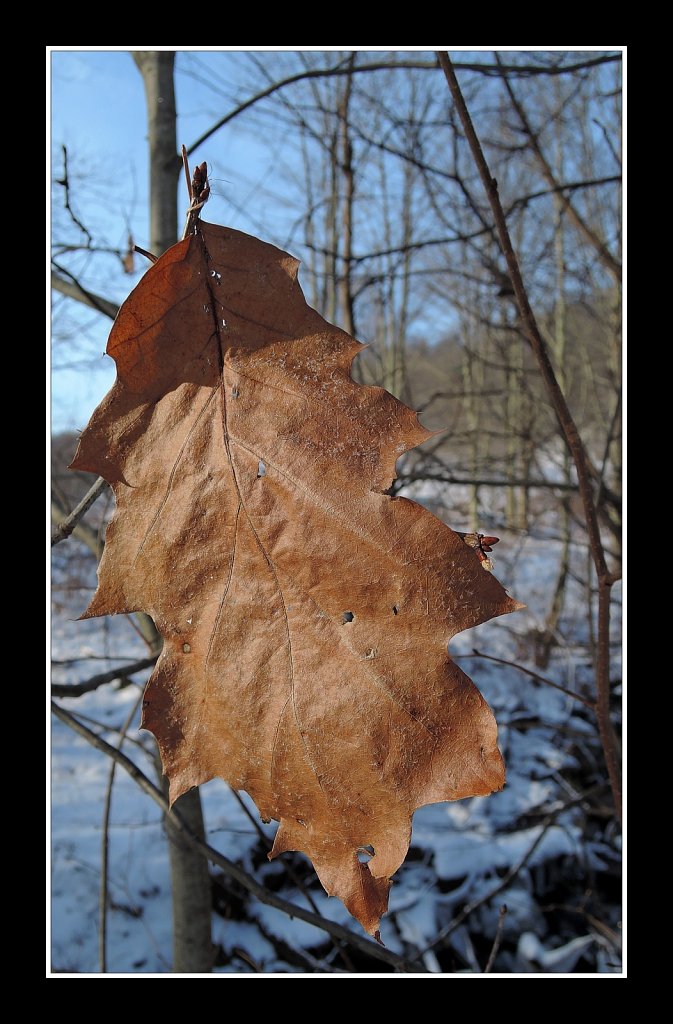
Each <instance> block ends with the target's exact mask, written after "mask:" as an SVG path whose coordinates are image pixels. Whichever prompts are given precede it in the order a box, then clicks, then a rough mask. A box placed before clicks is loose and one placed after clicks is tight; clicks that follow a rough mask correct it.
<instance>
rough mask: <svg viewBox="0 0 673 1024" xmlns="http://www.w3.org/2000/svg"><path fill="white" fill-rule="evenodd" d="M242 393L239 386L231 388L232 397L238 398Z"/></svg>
mask: <svg viewBox="0 0 673 1024" xmlns="http://www.w3.org/2000/svg"><path fill="white" fill-rule="evenodd" d="M240 393H241V392H240V391H239V390H238V388H232V389H231V397H232V398H238V396H239V395H240Z"/></svg>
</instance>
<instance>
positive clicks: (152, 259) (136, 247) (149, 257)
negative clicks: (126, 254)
mask: <svg viewBox="0 0 673 1024" xmlns="http://www.w3.org/2000/svg"><path fill="white" fill-rule="evenodd" d="M133 251H134V252H137V253H140V255H141V256H144V257H145V259H147V260H149V261H150V263H156V262H157V260H158V259H159V257H158V256H155V255H154V253H153V252H148V251H147V249H142V248H141V247H140V246H139V245H134V246H133Z"/></svg>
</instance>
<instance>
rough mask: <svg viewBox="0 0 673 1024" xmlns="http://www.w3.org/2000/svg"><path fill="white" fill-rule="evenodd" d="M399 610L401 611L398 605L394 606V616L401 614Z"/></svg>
mask: <svg viewBox="0 0 673 1024" xmlns="http://www.w3.org/2000/svg"><path fill="white" fill-rule="evenodd" d="M399 610H400V609H399V608H398V607H397V605H396V604H394V605H393V615H397V613H398V612H399Z"/></svg>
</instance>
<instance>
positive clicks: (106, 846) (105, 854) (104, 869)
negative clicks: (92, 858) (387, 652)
mask: <svg viewBox="0 0 673 1024" xmlns="http://www.w3.org/2000/svg"><path fill="white" fill-rule="evenodd" d="M142 699H143V695H142V693H140V694H138V699H137V700H136V701H135V703H134V704H133V707H132V708H131V710H130V711H129V713H128V715H127V716H126V721H125V722H124V724H123V725H122V727H121V729H120V732H119V741H118V743H117V750H121V748H122V747H123V746H124V740H125V739H126V733H127V732H128V730H129V726H130V725H131V722H132V721H133V716H134V715H135V713H136V711H137V710H138V708H139V707H140V702H141V700H142ZM116 768H117V762H116V761H111V762H110V773H109V775H108V781H107V788H106V790H105V804H104V806H103V824H102V829H101V855H100V888H99V891H98V966H99V968H100V972H101V974H107V905H108V862H109V853H110V810H111V808H112V787H113V786H114V780H115V771H116Z"/></svg>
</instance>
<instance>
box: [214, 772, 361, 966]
mask: <svg viewBox="0 0 673 1024" xmlns="http://www.w3.org/2000/svg"><path fill="white" fill-rule="evenodd" d="M229 789H230V790H231V792H232V795H233V796H234V797H235V799H236V800H237V801H238V803H239V805H240V807H241V810H242V811H243V813H244V814H245V816H246V818H247V819H248V821H249V822H250V824H251V825H252V827H253V828H254V829H255V831H256V833H257V835H258V836H259V838H260V840H261V842H262V844H263V845H264V846H265V847H266V848H267V850H270V849H271V847H272V846H273V843H272V842H271V840H270V839H269V837H268V836H267V834H266V832H265V831H264V829H263V828H262V826H261V825H260V823H259V821H258V820H257V818H256V817H255V816H254V814H253V813H252V812H251V810H250V808H249V807H248V806H247V804H246V802H245V800H244V799H243V797H242V796H241V794H240V793H239V792H238V791H237V790H235V789H234V787H233V786H230V787H229ZM283 857H284V855H283ZM283 865H284V867H285V870H286V871H287V873H288V875H289V876H290V878H291V879H292V881H293V882H294V884H295V885H296V886H297V889H298V890H299V892H300V893H301V894H302V896H303V897H304V899H305V900H306V902H307V903H308V905H309V907H310V908H311V910H312V911H313V913H314V914H318V915H319V916H320V917H324V915H323V914H321V913H320V908H319V906H318V904H317V903H316V901H315V900H314V899H313V896H312V895H311V893H310V892H309V890H308V889H307V888H306V886H305V885H304V881H303V879H302V878H300V876H299V875H298V874H297V872H296V871H295V869H294V866H293V865H292V863H291V862H290V861H289V860H285V859H284V860H283ZM332 945H333V947H334V949H335V950H336V952H337V953H338V954H339V956H340V957H341V959H342V960H343V963H344V966H345V967H346V968H347V970H349V971H355V968H354V967H353V963H352V961H351V958H350V957H349V956H348V953H347V952H346V951H345V949H344V944H343V943H342V942H337V940H336V939H334V938H332Z"/></svg>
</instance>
